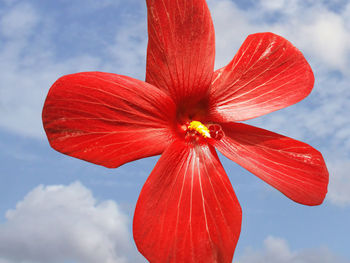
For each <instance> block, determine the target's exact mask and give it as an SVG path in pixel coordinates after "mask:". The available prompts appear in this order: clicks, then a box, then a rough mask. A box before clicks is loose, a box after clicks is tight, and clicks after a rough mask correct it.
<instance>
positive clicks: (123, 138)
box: [42, 72, 175, 167]
mask: <svg viewBox="0 0 350 263" xmlns="http://www.w3.org/2000/svg"><path fill="white" fill-rule="evenodd" d="M174 110H175V105H174V103H173V101H172V100H171V98H170V97H169V96H168V95H166V94H165V93H164V92H162V91H161V90H159V89H157V88H155V87H153V86H152V85H150V84H148V83H145V82H143V81H139V80H136V79H132V78H129V77H125V76H121V75H117V74H111V73H102V72H83V73H77V74H71V75H67V76H64V77H61V78H60V79H58V80H57V81H56V82H55V83H54V84H53V86H52V87H51V89H50V91H49V93H48V95H47V98H46V101H45V105H44V109H43V114H42V115H43V124H44V128H45V131H46V134H47V137H48V139H49V142H50V144H51V146H52V147H53V148H54V149H56V150H57V151H60V152H62V153H65V154H68V155H70V156H73V157H76V158H80V159H83V160H86V161H89V162H92V163H95V164H100V165H103V166H106V167H118V166H120V165H122V164H124V163H126V162H129V161H132V160H135V159H139V158H143V157H147V156H152V155H157V154H160V153H162V152H163V150H164V149H165V148H166V147H167V146H168V145H169V143H170V139H171V138H170V134H171V133H170V131H169V127H170V124H169V123H171V122H172V120H171V118H172V116H173V115H174Z"/></svg>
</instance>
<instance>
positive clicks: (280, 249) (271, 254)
mask: <svg viewBox="0 0 350 263" xmlns="http://www.w3.org/2000/svg"><path fill="white" fill-rule="evenodd" d="M334 262H337V263H349V261H346V260H344V259H341V258H340V257H338V256H337V255H335V254H333V253H332V252H331V251H329V250H328V249H327V248H317V249H304V250H301V251H292V250H291V249H290V247H289V245H288V243H287V241H286V240H284V239H282V238H277V237H273V236H269V237H267V238H266V239H265V240H264V244H263V249H261V250H255V249H253V248H247V249H246V250H245V251H244V252H243V255H242V256H241V257H240V258H239V260H238V261H237V262H236V263H334Z"/></svg>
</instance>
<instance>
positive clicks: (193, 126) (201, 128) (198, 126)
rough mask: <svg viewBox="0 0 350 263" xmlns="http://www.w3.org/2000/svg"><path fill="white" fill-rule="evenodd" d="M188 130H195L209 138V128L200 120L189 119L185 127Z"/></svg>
mask: <svg viewBox="0 0 350 263" xmlns="http://www.w3.org/2000/svg"><path fill="white" fill-rule="evenodd" d="M187 128H188V129H189V130H190V131H196V132H198V133H199V134H200V135H202V136H203V137H204V138H210V131H209V129H208V128H207V127H206V126H205V125H204V124H202V123H201V122H200V121H191V123H190V125H189V126H188V127H187Z"/></svg>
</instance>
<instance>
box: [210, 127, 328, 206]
mask: <svg viewBox="0 0 350 263" xmlns="http://www.w3.org/2000/svg"><path fill="white" fill-rule="evenodd" d="M222 128H223V130H224V132H225V136H224V137H223V138H222V139H221V141H216V143H215V146H216V147H217V149H218V150H219V151H220V152H221V153H222V154H224V155H225V156H226V157H228V158H230V159H231V160H232V161H234V162H236V163H238V164H239V165H241V166H242V167H244V168H246V169H247V170H249V171H250V172H252V173H253V174H255V175H256V176H258V177H259V178H261V179H262V180H264V181H265V182H267V183H268V184H270V185H272V186H273V187H275V188H276V189H278V190H279V191H281V192H282V193H283V194H285V195H286V196H287V197H289V198H290V199H292V200H294V201H295V202H298V203H301V204H305V205H318V204H321V203H322V201H323V199H324V198H325V196H326V193H327V185H328V171H327V167H326V164H325V162H324V160H323V157H322V155H321V153H320V152H318V151H317V150H315V149H314V148H312V147H311V146H310V145H307V144H306V143H303V142H299V141H296V140H293V139H291V138H288V137H285V136H282V135H279V134H276V133H273V132H270V131H267V130H263V129H260V128H256V127H253V126H250V125H246V124H242V123H230V124H222Z"/></svg>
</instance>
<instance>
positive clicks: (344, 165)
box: [328, 160, 350, 206]
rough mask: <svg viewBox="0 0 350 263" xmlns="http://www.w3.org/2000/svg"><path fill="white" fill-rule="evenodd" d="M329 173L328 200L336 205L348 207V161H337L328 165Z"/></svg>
mask: <svg viewBox="0 0 350 263" xmlns="http://www.w3.org/2000/svg"><path fill="white" fill-rule="evenodd" d="M329 170H330V173H331V178H330V183H329V193H328V199H329V200H330V201H331V202H332V203H334V204H337V205H340V206H345V205H350V173H349V171H350V160H343V161H342V160H338V161H335V162H331V163H330V165H329Z"/></svg>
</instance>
